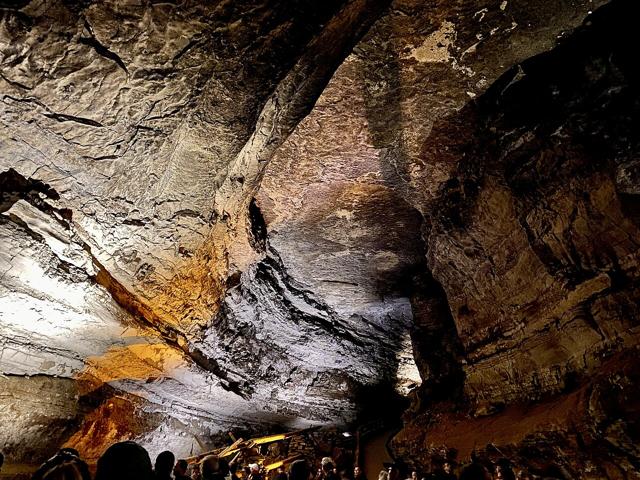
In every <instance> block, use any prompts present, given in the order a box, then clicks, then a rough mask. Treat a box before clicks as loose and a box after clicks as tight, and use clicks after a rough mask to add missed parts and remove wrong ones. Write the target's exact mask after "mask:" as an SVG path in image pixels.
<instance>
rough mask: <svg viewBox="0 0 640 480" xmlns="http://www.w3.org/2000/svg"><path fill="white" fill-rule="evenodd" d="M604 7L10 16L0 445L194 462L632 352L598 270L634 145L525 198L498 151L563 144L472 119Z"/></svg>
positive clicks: (71, 5) (398, 5)
mask: <svg viewBox="0 0 640 480" xmlns="http://www.w3.org/2000/svg"><path fill="white" fill-rule="evenodd" d="M606 3H607V2H606V1H604V0H572V1H569V0H553V1H548V0H544V1H543V0H540V1H538V0H534V1H525V0H504V1H502V2H500V1H495V0H491V1H488V0H487V1H485V0H460V1H456V2H451V1H439V0H438V1H432V2H424V1H421V0H395V1H388V0H328V1H322V2H313V1H302V0H300V1H280V0H264V1H260V0H240V1H212V2H190V1H183V2H154V1H133V0H132V1H125V0H114V1H106V0H105V1H94V0H85V1H82V2H72V1H62V0H60V1H54V0H33V1H26V0H25V1H18V2H2V3H1V5H2V8H0V15H1V21H0V93H1V95H0V100H1V102H0V195H1V197H0V212H1V214H0V237H1V239H2V241H1V242H2V243H1V245H2V249H1V250H0V365H1V371H0V384H3V385H4V386H3V387H2V391H3V393H2V394H0V421H1V423H3V424H6V423H8V422H9V420H10V419H11V422H12V423H13V424H14V425H15V428H12V429H10V430H11V431H10V432H9V434H8V435H7V437H6V438H5V439H4V441H5V443H6V445H9V448H10V449H12V450H11V451H14V452H16V455H22V456H24V457H25V458H29V457H31V458H39V457H41V456H44V455H46V454H48V453H50V450H51V448H52V445H51V444H53V443H56V442H57V443H58V444H62V443H65V442H66V443H67V444H69V445H75V446H78V447H80V448H82V449H83V451H84V452H85V453H86V455H87V456H88V457H91V456H92V455H93V458H95V457H96V456H98V455H99V454H100V453H101V451H102V450H103V449H104V445H106V444H107V443H108V442H111V441H114V440H115V439H120V438H135V439H137V440H139V441H141V442H142V443H143V444H145V445H146V446H149V448H150V449H151V450H152V451H156V450H158V451H159V450H161V449H163V448H162V447H163V445H165V444H166V442H168V441H170V442H172V445H173V446H174V447H173V448H174V450H176V452H177V453H178V454H185V453H189V452H190V451H193V449H194V448H196V449H201V448H204V447H205V446H206V445H207V442H209V441H210V439H211V438H212V437H213V436H214V435H215V434H217V433H219V432H224V431H226V430H228V429H230V428H234V427H238V426H242V427H243V428H247V429H254V430H256V431H258V430H261V429H262V430H264V429H269V428H273V427H274V426H279V427H283V428H285V427H286V428H298V427H303V426H308V425H316V424H335V425H348V424H349V423H350V422H353V421H354V420H356V419H357V418H358V417H359V415H360V413H361V412H360V410H361V408H360V404H361V403H362V402H363V401H365V400H363V398H367V397H370V396H371V395H373V393H372V392H386V391H387V390H388V391H395V392H396V393H397V394H398V395H406V394H407V393H408V392H409V391H410V390H412V389H416V388H418V389H419V390H420V389H422V391H426V392H429V393H433V392H432V391H431V390H430V389H433V388H434V385H435V386H438V385H440V384H442V385H447V387H446V388H449V387H451V389H452V391H453V390H455V389H456V388H458V386H451V382H453V383H455V382H456V380H452V379H455V378H459V376H460V375H461V373H460V372H462V371H464V375H465V381H464V385H463V386H461V387H460V388H461V389H462V393H461V395H464V396H465V397H466V398H469V399H471V400H472V401H473V402H475V403H474V405H476V406H477V408H478V409H483V408H484V409H487V408H489V409H490V408H492V402H493V403H495V400H496V399H498V400H499V401H501V402H507V403H508V402H511V401H515V400H517V399H518V398H521V397H526V396H528V395H531V394H532V392H534V393H535V392H536V391H540V389H542V390H545V389H548V390H549V391H559V390H560V389H561V386H559V385H560V383H562V382H564V381H565V380H566V378H565V376H563V375H565V373H566V372H567V371H569V370H571V369H570V368H569V367H568V366H567V365H574V363H575V362H574V358H575V357H576V356H584V368H585V369H586V368H587V367H589V366H593V365H594V364H595V362H596V360H595V358H596V357H597V355H598V352H601V351H602V349H603V348H605V344H606V346H607V348H608V347H609V346H610V345H609V343H607V342H606V340H610V339H611V338H612V337H615V338H616V341H617V342H618V344H625V345H626V344H631V343H633V342H634V340H633V339H634V338H635V337H633V335H632V327H633V325H631V324H630V323H629V322H628V321H627V320H628V318H627V317H628V316H629V315H630V316H631V317H633V316H634V315H635V313H632V314H628V313H626V314H625V313H623V312H622V311H623V310H624V308H631V307H628V305H630V304H632V303H633V301H634V300H633V299H634V298H635V297H634V295H635V293H633V294H631V293H629V291H631V290H628V289H627V287H625V288H621V289H616V287H615V280H616V278H617V277H615V276H614V275H612V274H611V268H609V267H610V266H611V265H614V264H615V265H616V266H617V267H616V268H617V270H616V271H620V272H625V274H624V276H625V278H633V279H635V278H637V271H636V270H637V257H636V256H637V249H638V245H639V244H640V243H639V242H640V232H639V231H638V227H637V222H636V219H635V217H634V216H633V215H634V214H633V212H632V213H629V212H628V211H627V210H625V208H626V207H625V205H623V204H622V203H620V202H621V201H620V200H619V199H618V196H617V192H622V194H623V195H626V197H624V198H626V199H629V198H635V197H633V196H634V195H637V194H638V191H637V182H636V179H637V177H635V176H634V175H636V174H637V171H636V170H634V169H637V167H636V166H635V164H633V163H632V162H631V163H629V162H630V160H629V159H631V157H632V155H628V156H627V157H628V158H627V157H625V158H626V160H625V161H626V162H627V163H624V162H623V161H622V160H621V161H619V162H618V163H617V164H616V165H618V164H621V165H622V166H619V165H618V166H617V167H616V168H618V170H616V175H617V177H616V178H614V179H611V178H609V177H607V178H606V179H605V175H604V174H603V173H602V172H604V171H605V170H606V168H605V167H603V168H602V171H600V170H598V169H597V168H596V169H593V171H591V170H589V172H588V173H589V174H588V175H587V173H585V174H584V175H582V176H580V175H574V176H573V177H572V175H573V174H572V173H571V172H572V171H570V170H567V171H566V172H565V171H562V170H561V172H564V173H563V174H566V177H563V178H565V179H569V178H573V180H572V182H573V183H571V182H569V180H566V182H565V181H561V182H559V184H557V185H555V184H554V185H550V184H544V185H543V182H542V181H541V182H539V184H537V183H536V184H535V188H536V189H537V190H536V191H537V192H539V197H537V198H538V199H539V198H544V201H542V202H538V203H536V200H535V199H534V197H533V196H530V197H527V196H526V195H520V196H518V194H517V193H514V192H516V190H517V188H516V187H517V185H518V181H519V179H520V180H521V178H520V177H522V176H523V175H525V173H526V172H525V173H523V171H522V170H518V169H517V168H516V167H513V164H515V163H517V161H518V160H517V159H515V160H514V157H517V155H518V152H520V153H519V154H520V156H521V157H522V156H523V155H525V154H523V153H522V150H523V149H527V152H529V153H531V154H532V155H533V153H535V152H538V153H539V156H540V158H541V159H544V158H548V157H549V156H550V155H552V153H549V152H550V151H552V149H551V147H545V146H544V145H541V141H539V142H536V141H534V140H535V138H536V137H535V135H536V134H535V131H534V129H533V127H532V126H531V125H529V124H526V122H519V121H518V119H514V118H513V115H512V116H509V112H507V113H504V112H503V111H502V110H501V108H502V107H501V106H495V105H494V104H492V107H491V108H493V110H490V108H489V107H488V106H486V105H487V102H489V101H490V100H491V99H493V98H494V97H495V96H496V95H497V94H496V93H495V92H496V89H498V87H500V86H501V88H503V89H504V90H506V89H507V87H508V86H510V85H511V84H518V85H520V84H522V79H523V78H525V79H526V78H530V77H534V78H538V77H535V76H533V75H532V76H530V77H527V73H526V72H525V70H524V69H523V68H524V67H522V65H529V64H526V63H523V62H525V61H526V60H527V59H531V58H534V57H536V56H539V55H544V54H545V53H548V52H554V51H556V50H557V48H558V45H559V44H561V43H562V42H563V41H564V40H565V39H567V38H569V37H572V35H574V31H576V29H580V28H585V27H584V26H583V25H586V24H588V23H589V17H590V15H593V12H594V11H595V10H597V9H598V8H599V7H601V6H602V5H605V4H606ZM619 3H620V2H619ZM585 22H586V23H585ZM603 55H604V54H603ZM603 58H604V56H603ZM589 61H591V60H589ZM585 62H586V60H585ZM593 62H594V63H593V64H594V65H600V64H598V63H597V62H596V60H593ZM556 63H557V64H553V68H556V67H557V68H559V67H558V65H561V64H562V62H560V61H558V62H556ZM534 67H535V65H534V66H531V67H530V68H531V71H532V72H535V68H534ZM527 68H529V67H527ZM594 68H596V67H594ZM509 72H511V73H509ZM505 75H507V77H508V78H507V80H508V81H505V78H506V77H505ZM594 75H595V74H594ZM612 75H613V74H612ZM598 78H599V79H602V78H604V79H605V80H606V81H609V80H610V81H611V83H612V84H613V85H614V86H615V85H616V80H615V79H614V80H611V79H610V78H609V77H606V78H605V76H602V77H598ZM612 78H613V77H612ZM616 78H617V77H616ZM603 81H604V80H603ZM496 82H498V83H497V85H498V86H496ZM500 82H502V83H500ZM505 82H506V83H505ZM509 82H511V83H509ZM561 87H562V85H560V86H559V87H558V89H559V90H562V88H561ZM522 88H523V89H525V90H526V88H527V87H526V81H525V86H524V87H522ZM616 88H617V87H616ZM609 93H611V92H609ZM522 96H523V97H526V95H525V94H523V95H522ZM487 99H489V100H487ZM562 99H563V100H562V101H565V103H566V104H567V105H570V106H571V105H575V104H579V102H580V101H581V100H580V99H570V98H565V97H562ZM485 100H486V101H485ZM483 101H485V103H482V102H483ZM519 101H521V102H523V103H522V108H523V109H527V108H528V109H532V108H533V106H532V105H531V102H530V103H526V102H525V101H524V100H521V98H520V97H517V96H515V94H514V102H515V104H518V103H517V102H519ZM496 102H497V101H496ZM571 102H573V103H571ZM563 105H564V104H563ZM585 105H590V104H588V102H587V103H585ZM570 106H569V107H567V109H568V110H567V111H569V110H570ZM483 108H484V110H483ZM571 108H572V107H571ZM585 108H586V107H585ZM489 110H490V113H487V112H489ZM571 111H572V110H571ZM479 115H484V117H483V118H485V119H491V121H495V125H497V127H496V128H498V133H501V132H507V133H508V135H507V133H505V136H504V137H499V135H498V134H496V131H495V129H494V131H493V133H494V134H496V137H499V138H498V139H487V136H486V135H485V134H484V133H482V134H480V133H478V129H477V128H476V126H475V125H476V123H478V116H479ZM558 115H560V114H558ZM565 116H566V115H565ZM563 118H564V117H563ZM543 120H544V119H543ZM545 121H546V122H547V125H554V128H555V129H558V130H556V133H555V134H557V135H561V134H562V133H557V132H561V131H562V126H563V125H565V124H563V123H562V122H559V121H555V120H553V119H552V120H549V119H547V120H545ZM554 121H555V123H554ZM540 122H541V123H542V120H541V121H540ZM569 125H570V122H569ZM570 126H571V125H570ZM565 127H566V125H565ZM548 128H550V127H548ZM488 129H489V130H490V128H489V127H488ZM566 130H570V131H571V132H574V131H577V130H579V128H578V127H575V128H573V130H571V128H569V127H566ZM612 131H613V130H612ZM513 132H515V133H513ZM532 132H533V133H532ZM551 133H553V132H551ZM509 135H510V136H509ZM567 135H569V134H567ZM576 135H577V134H576ZM576 135H574V136H573V137H571V138H574V137H576ZM474 142H475V143H474ZM483 142H485V143H487V142H490V143H491V148H489V149H487V150H482V151H480V150H478V149H476V150H475V151H474V149H473V145H477V144H480V143H483ZM574 143H575V144H576V145H577V144H578V141H577V140H576V141H575V142H574ZM483 145H484V143H483ZM523 145H524V146H523ZM483 148H484V147H483ZM545 148H546V150H545ZM578 148H579V147H578V146H576V147H575V149H574V150H572V152H573V153H575V151H577V150H578ZM612 148H613V147H612ZM498 151H499V152H498ZM615 151H616V152H619V151H620V149H617V150H615ZM514 152H515V153H514ZM532 152H533V153H532ZM540 152H542V153H540ZM545 152H546V153H545ZM607 152H609V151H607ZM538 153H536V155H537V154H538ZM555 153H556V154H557V153H558V152H557V151H556V152H555ZM563 154H564V155H565V157H570V156H571V152H570V153H567V152H566V151H565V152H563ZM607 154H608V153H607ZM545 155H546V156H545ZM575 155H576V156H580V154H579V153H576V154H575ZM518 158H520V157H518ZM489 159H494V160H489ZM505 159H506V160H505ZM623 160H624V159H623ZM627 160H629V161H627ZM474 162H475V164H474ZM483 162H484V163H486V164H487V165H490V166H489V167H487V171H486V172H485V171H483V172H482V178H483V180H482V186H479V187H477V189H476V191H475V193H474V194H473V195H471V194H470V193H468V192H467V191H463V192H462V194H460V192H459V191H454V190H455V185H454V184H455V182H454V183H452V181H453V180H456V181H459V183H460V184H462V185H465V187H466V186H468V185H470V184H471V183H473V182H476V183H478V184H479V180H478V177H479V175H480V174H478V173H477V172H476V170H474V165H478V164H483ZM509 162H511V163H509ZM505 164H508V165H506V166H505ZM536 165H537V166H536V168H542V169H548V171H549V172H551V171H553V169H554V168H558V167H557V165H550V164H544V163H543V160H540V161H539V163H538V164H536ZM567 168H568V167H567ZM575 171H580V172H582V170H580V168H579V167H576V170H575ZM505 172H507V173H505ZM474 175H475V176H474ZM519 175H520V177H519ZM550 175H551V174H550ZM551 176H552V175H551ZM505 178H506V180H505ZM465 182H467V183H465ZM514 185H516V187H514ZM469 188H470V187H469ZM582 191H588V192H591V195H590V196H589V197H588V198H584V196H581V194H580V192H582ZM460 195H463V196H464V195H467V196H468V197H473V201H471V200H470V201H469V202H467V201H466V200H467V197H465V200H464V201H460V200H459V197H460ZM470 203H472V205H470ZM552 207H553V208H552ZM458 216H460V217H461V218H462V217H464V218H463V220H460V222H458V223H457V222H455V221H453V220H452V219H455V218H458ZM605 220H606V221H605ZM574 226H575V228H574ZM569 227H571V228H572V229H573V230H572V231H575V232H577V233H576V234H575V235H574V237H572V240H571V242H569V241H568V240H567V234H566V231H567V228H569ZM594 232H595V233H594ZM596 237H597V238H596ZM594 238H595V239H594ZM572 249H573V250H572ZM604 249H606V251H607V253H606V255H605V254H602V255H600V254H596V253H594V252H601V251H603V250H604ZM545 259H546V260H548V261H547V262H545ZM577 264H579V265H580V269H577V270H579V271H577V270H576V269H575V268H573V267H575V265H577ZM634 265H636V267H634ZM572 268H573V270H572ZM634 268H635V270H634ZM630 288H631V287H629V289H630ZM634 288H635V287H634ZM633 292H635V290H633ZM585 305H586V306H585ZM624 305H627V307H625V306H624ZM542 307H544V308H542ZM587 307H588V308H587ZM610 311H617V312H618V314H617V315H612V316H610V317H612V318H613V320H611V322H609V323H607V322H604V321H602V322H600V321H599V318H600V317H602V318H607V319H608V318H609V316H607V314H606V313H607V312H610ZM625 315H626V317H625ZM594 318H595V319H594ZM576 319H578V320H576ZM580 322H582V323H580ZM594 322H595V324H597V325H596V326H594ZM565 324H571V327H570V328H569V330H568V332H565V333H566V335H565V334H563V335H560V334H559V333H557V332H556V331H554V328H555V329H556V330H557V329H561V328H562V325H565ZM550 325H551V327H550ZM513 332H518V333H517V335H515V336H514V333H513ZM560 337H561V338H560ZM625 342H626V343H625ZM461 352H464V354H463V353H461ZM567 352H569V353H567ZM462 356H464V357H465V358H464V359H462V360H461V358H462ZM576 368H577V367H576ZM580 368H582V367H580ZM423 381H424V383H425V384H424V385H422V387H419V386H420V384H421V383H423ZM439 382H440V383H439ZM545 391H546V390H545ZM52 399H55V400H52ZM52 402H54V404H55V408H52V405H51V403H52ZM14 419H17V420H14ZM132 419H135V421H133V420H132ZM52 426H55V429H56V431H57V432H59V438H58V439H56V440H55V441H53V440H52V441H51V442H50V443H51V444H46V445H41V444H39V443H38V442H37V441H34V439H36V438H38V437H39V436H41V435H42V434H43V432H45V431H47V430H48V429H50V428H54V427H52ZM89 431H100V432H102V433H101V434H100V435H97V436H95V437H94V441H93V442H92V443H90V444H87V443H86V442H87V440H86V434H87V432H89ZM25 432H27V433H25ZM27 437H28V438H27ZM95 439H97V440H95ZM194 445H195V447H194ZM55 446H56V445H54V447H55Z"/></svg>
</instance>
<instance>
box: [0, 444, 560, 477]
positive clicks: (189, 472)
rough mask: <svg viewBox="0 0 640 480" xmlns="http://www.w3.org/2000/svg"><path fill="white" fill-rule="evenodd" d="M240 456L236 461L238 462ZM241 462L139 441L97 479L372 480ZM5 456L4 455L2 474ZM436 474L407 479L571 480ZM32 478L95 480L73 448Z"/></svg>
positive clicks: (324, 468)
mask: <svg viewBox="0 0 640 480" xmlns="http://www.w3.org/2000/svg"><path fill="white" fill-rule="evenodd" d="M237 458H238V457H236V459H237ZM236 459H234V460H232V461H230V462H227V460H226V459H225V458H221V457H218V456H216V455H206V456H204V457H199V458H197V459H194V458H192V459H190V461H188V460H186V459H179V460H177V461H176V458H175V456H174V454H173V453H171V452H170V451H165V452H162V453H161V454H160V455H158V457H157V458H156V461H155V464H152V463H151V458H150V457H149V453H148V452H147V450H146V449H145V448H144V447H142V446H141V445H139V444H137V443H136V442H131V441H127V442H120V443H116V444H114V445H112V446H111V447H109V448H108V449H107V450H106V451H105V452H104V454H103V455H102V457H100V459H99V460H98V463H97V467H96V472H95V476H94V477H93V479H94V480H367V478H366V476H365V474H364V472H363V470H362V469H361V468H360V467H359V466H355V467H354V468H353V469H352V470H351V469H346V470H340V471H338V469H337V468H336V466H335V463H334V461H333V460H332V459H331V458H329V457H325V458H323V459H322V461H321V462H320V465H319V468H318V469H317V470H316V471H315V473H314V470H313V467H312V466H311V464H310V463H309V462H307V461H306V460H297V461H295V462H293V463H291V464H290V465H289V466H288V471H286V470H287V469H285V467H280V468H278V469H277V470H274V471H272V472H265V471H264V469H263V467H261V466H260V465H258V464H255V463H254V464H249V465H247V466H242V465H239V464H237V463H235V461H236ZM3 462H4V456H3V455H2V453H1V452H0V472H1V471H2V464H3ZM433 465H434V466H433V471H431V472H429V473H426V474H424V475H421V474H420V473H419V472H418V471H415V470H414V471H412V472H411V474H410V476H409V478H406V480H515V479H516V478H518V479H521V480H526V479H534V478H535V479H560V480H562V479H563V478H570V477H567V476H566V475H564V473H563V472H562V471H560V470H559V471H558V472H557V473H551V474H549V475H543V476H537V475H535V476H534V475H530V474H529V473H527V472H526V471H524V470H518V471H517V472H516V470H515V469H514V467H513V465H512V464H511V462H510V461H509V460H508V459H506V458H503V459H500V460H498V461H497V462H493V463H490V464H487V463H483V462H481V461H480V459H478V458H477V457H476V456H475V455H472V457H471V463H469V464H466V465H457V464H454V463H453V462H450V461H447V460H440V461H434V463H433ZM403 473H404V472H403V468H402V467H401V466H400V465H397V464H390V465H389V467H388V468H387V469H384V470H382V471H381V472H380V473H379V475H378V479H377V480H403V479H404V478H405V476H406V475H405V476H403ZM31 478H32V480H91V478H92V477H91V472H90V469H89V467H88V465H87V464H86V463H85V462H84V461H83V460H82V459H81V458H80V455H79V453H78V452H77V451H76V450H74V449H72V448H63V449H61V450H60V451H59V452H58V453H57V454H56V455H55V456H53V457H52V458H50V459H49V460H47V461H46V462H45V463H44V464H43V465H42V466H41V467H40V468H39V469H38V470H37V471H36V472H35V473H34V474H33V476H32V477H31Z"/></svg>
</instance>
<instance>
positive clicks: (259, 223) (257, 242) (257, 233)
mask: <svg viewBox="0 0 640 480" xmlns="http://www.w3.org/2000/svg"><path fill="white" fill-rule="evenodd" d="M249 242H250V243H251V246H252V247H253V249H254V250H255V251H257V252H264V251H265V249H266V246H267V224H266V223H265V221H264V217H263V216H262V212H261V211H260V207H259V206H258V204H257V203H256V199H255V198H254V199H252V200H251V203H249Z"/></svg>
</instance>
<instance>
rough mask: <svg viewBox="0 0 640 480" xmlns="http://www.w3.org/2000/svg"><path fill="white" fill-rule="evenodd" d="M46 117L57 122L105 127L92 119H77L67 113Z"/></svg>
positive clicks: (48, 114) (46, 114)
mask: <svg viewBox="0 0 640 480" xmlns="http://www.w3.org/2000/svg"><path fill="white" fill-rule="evenodd" d="M44 116H45V117H48V118H52V119H54V120H57V121H58V122H76V123H81V124H83V125H89V126H90V127H104V125H102V124H101V123H100V122H96V121H95V120H91V119H90V118H84V117H76V116H74V115H67V114H65V113H45V114H44Z"/></svg>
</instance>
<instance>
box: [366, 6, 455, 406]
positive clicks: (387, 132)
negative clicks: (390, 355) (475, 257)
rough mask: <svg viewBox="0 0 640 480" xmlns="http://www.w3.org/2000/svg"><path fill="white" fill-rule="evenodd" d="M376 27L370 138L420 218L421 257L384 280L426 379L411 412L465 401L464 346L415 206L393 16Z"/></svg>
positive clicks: (370, 67)
mask: <svg viewBox="0 0 640 480" xmlns="http://www.w3.org/2000/svg"><path fill="white" fill-rule="evenodd" d="M376 28H377V32H376V33H377V34H378V36H379V37H381V38H383V39H384V41H383V42H382V43H381V44H377V45H375V48H370V49H369V50H367V51H366V52H365V56H364V62H363V64H362V65H363V68H362V71H361V75H360V78H361V79H362V90H363V96H364V99H365V109H366V117H367V125H368V129H369V138H370V139H371V141H372V143H373V146H374V147H375V148H376V149H378V150H379V152H380V153H379V163H380V170H381V172H382V177H383V180H384V183H385V184H386V185H387V186H388V187H389V188H390V189H391V190H393V191H395V192H398V194H399V195H398V196H399V202H401V204H402V206H403V207H404V208H406V209H407V210H409V211H411V212H412V214H414V215H415V216H416V218H417V222H416V225H415V228H416V232H418V233H417V234H416V245H415V249H416V251H417V252H418V258H419V260H418V261H417V262H416V263H415V264H414V265H411V266H409V267H405V268H403V269H402V270H401V271H397V272H394V273H395V274H394V275H393V276H390V277H389V278H387V279H385V280H386V281H387V282H388V283H387V285H386V286H385V287H384V288H386V289H388V290H392V291H395V292H396V293H397V294H398V295H402V296H406V297H408V298H410V299H411V307H412V313H413V326H412V329H411V340H412V347H413V352H414V358H415V361H416V365H417V367H418V370H419V372H420V376H421V377H422V381H423V383H422V385H421V387H420V388H419V393H418V395H417V398H418V399H420V402H419V403H416V404H414V405H412V409H423V408H425V407H426V405H427V404H429V403H431V402H435V401H438V400H442V399H445V398H446V399H449V400H452V401H458V400H459V399H461V395H462V387H463V382H464V373H463V370H462V364H461V360H462V347H461V344H460V341H459V338H458V333H457V330H456V325H455V322H454V319H453V317H452V315H451V312H450V310H449V304H448V301H447V296H446V293H445V291H444V289H443V288H442V286H441V285H440V284H439V283H438V281H437V280H436V279H435V278H434V277H433V275H432V274H431V271H430V269H429V267H428V265H427V261H426V258H427V248H428V247H427V244H426V242H425V238H424V235H425V233H424V232H428V230H429V228H428V226H429V225H428V223H429V219H427V218H425V217H424V216H423V215H422V214H421V213H420V212H419V211H418V210H417V209H416V208H415V207H414V206H412V205H411V204H410V199H411V198H412V197H413V196H414V195H413V191H412V189H413V187H412V186H411V178H410V172H409V168H410V161H411V159H410V157H409V153H408V151H407V148H406V147H405V145H404V141H405V140H404V135H403V129H404V125H405V121H406V120H405V119H404V118H403V109H402V93H403V89H402V78H401V65H400V62H399V52H398V51H397V47H396V46H395V45H394V41H393V39H392V36H393V30H394V25H393V20H392V17H389V18H388V19H387V21H385V22H379V23H378V24H377V25H376ZM400 405H401V404H398V406H400ZM404 406H406V403H405V404H404Z"/></svg>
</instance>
